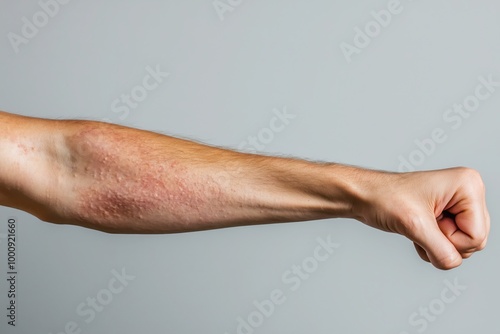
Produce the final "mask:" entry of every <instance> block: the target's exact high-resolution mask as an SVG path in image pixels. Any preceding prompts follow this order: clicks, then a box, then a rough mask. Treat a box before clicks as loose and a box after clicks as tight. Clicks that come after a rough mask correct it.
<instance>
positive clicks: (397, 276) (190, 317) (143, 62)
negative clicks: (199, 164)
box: [0, 0, 500, 334]
mask: <svg viewBox="0 0 500 334" xmlns="http://www.w3.org/2000/svg"><path fill="white" fill-rule="evenodd" d="M223 3H226V6H231V9H232V11H226V12H224V13H223V14H222V16H219V15H218V13H217V10H216V9H215V7H214V4H213V3H212V2H211V1H209V0H204V1H182V2H181V1H177V2H174V1H124V0H120V1H118V0H114V1H113V0H108V1H77V0H73V1H71V2H69V3H68V4H64V5H60V8H59V12H58V13H57V14H56V15H54V17H50V18H49V20H48V22H47V23H46V24H45V25H43V26H42V27H41V28H40V29H39V32H38V34H36V36H34V37H33V38H30V39H29V42H28V43H26V44H21V45H19V49H18V52H17V53H16V52H15V48H13V46H12V43H11V42H10V41H9V37H8V36H9V33H15V34H18V35H21V29H22V27H23V24H24V23H23V20H22V18H23V17H26V18H27V19H28V20H30V21H31V22H33V15H36V13H37V12H40V10H41V7H40V4H39V3H38V2H36V1H23V2H13V1H2V2H1V3H0V36H2V38H1V39H0V109H1V110H5V111H9V112H14V113H19V114H25V115H36V116H41V117H51V118H83V119H98V120H102V119H107V120H108V121H112V122H115V123H118V124H126V125H131V126H135V127H140V128H145V129H150V130H155V131H161V132H164V133H168V134H173V135H177V136H183V137H188V138H192V139H196V140H200V141H203V142H206V143H210V144H214V145H221V146H225V147H232V148H236V147H238V145H239V144H240V143H241V142H242V141H244V140H245V139H246V138H247V137H248V136H250V135H257V134H259V133H260V132H262V131H266V130H263V129H265V128H266V127H268V126H269V122H270V121H271V119H272V118H273V115H274V114H273V110H274V109H278V110H283V108H286V110H287V111H288V112H289V113H292V114H294V115H295V116H296V118H295V119H293V120H292V121H291V122H290V124H288V125H286V127H285V128H284V130H283V131H281V132H279V133H274V137H273V138H272V140H270V142H269V143H267V144H266V146H265V149H264V151H265V152H268V153H275V154H283V155H292V156H297V157H303V158H308V159H314V160H328V161H337V162H344V163H350V164H356V165H362V166H365V167H372V168H380V169H387V170H397V169H398V165H399V157H400V156H403V157H409V156H410V154H412V152H413V151H415V150H416V149H417V146H416V144H415V140H422V139H424V138H426V137H429V136H430V134H431V132H432V130H433V129H434V128H442V129H443V130H444V131H445V133H446V135H447V138H448V140H447V141H446V142H445V143H442V144H439V145H437V147H436V149H435V152H433V153H432V154H430V155H429V156H426V157H425V162H424V163H423V164H421V165H420V166H418V169H434V168H444V167H449V166H458V165H466V166H470V167H473V168H476V169H478V170H479V171H480V172H481V173H482V175H483V178H484V180H485V183H486V185H487V191H488V203H489V209H490V213H491V216H492V225H493V226H492V230H491V235H490V239H489V245H488V247H487V248H486V250H484V251H483V252H481V253H479V254H476V255H474V256H473V258H472V259H470V260H468V261H466V262H465V263H464V264H463V266H461V267H460V268H458V269H455V270H452V271H448V272H443V271H438V270H436V269H434V268H433V267H431V266H430V265H429V264H427V263H425V262H423V261H421V260H420V259H419V258H418V256H417V255H416V253H415V252H414V249H413V246H412V244H411V243H410V242H409V241H408V240H406V239H404V238H402V237H400V236H397V235H390V234H385V233H383V232H379V231H377V230H374V229H370V228H368V227H366V226H364V225H362V224H361V223H358V222H356V221H351V220H323V221H317V222H308V223H290V224H283V225H272V226H259V227H242V228H233V229H224V230H216V231H209V232H199V233H198V232H197V233H189V234H178V235H164V236H112V235H106V234H103V233H99V232H96V231H91V230H84V229H81V228H77V227H72V226H55V225H51V224H45V223H41V222H39V221H38V220H37V219H35V218H34V217H32V216H30V215H27V214H25V213H23V212H19V211H16V210H12V209H8V208H0V221H1V222H2V224H0V234H2V233H3V234H5V233H6V221H7V219H8V217H10V216H15V217H16V218H17V219H18V221H19V228H18V252H19V255H18V262H19V272H20V275H19V281H18V291H19V298H18V307H19V308H18V319H17V320H18V326H17V327H16V328H11V327H10V326H8V325H7V321H6V318H5V316H4V313H5V311H2V312H1V313H2V314H1V315H0V316H1V317H0V332H2V333H5V334H7V333H54V334H55V333H60V332H63V330H64V327H65V325H66V324H67V323H68V322H70V321H74V322H75V323H77V324H78V326H79V328H80V330H81V332H82V333H139V332H141V333H142V332H144V333H216V334H224V333H226V332H227V333H228V334H233V333H237V332H238V331H237V325H238V322H237V321H238V320H237V319H238V317H243V318H246V317H247V316H248V315H250V314H251V313H252V312H253V311H255V307H254V305H253V302H254V301H255V300H257V301H262V300H264V299H266V298H269V296H270V292H271V291H273V290H275V289H280V290H282V291H283V292H284V294H285V296H286V302H285V303H283V304H282V305H279V306H277V307H276V309H275V311H274V314H273V315H272V316H270V317H269V318H266V319H265V321H264V323H263V324H262V325H261V326H259V327H258V328H256V329H254V331H253V332H254V333H259V334H265V333H364V332H369V333H397V334H399V333H404V332H405V331H406V332H407V333H419V332H426V333H429V334H430V333H470V332H479V333H500V332H499V330H498V321H497V320H498V312H499V307H498V302H499V299H500V287H499V285H498V282H500V271H499V269H498V258H499V256H500V245H499V234H498V230H497V228H496V224H495V223H496V217H497V216H498V213H499V212H498V210H499V209H498V205H497V199H498V198H499V195H500V194H499V191H500V180H499V178H498V176H497V171H498V166H499V162H500V161H499V160H500V158H499V154H498V143H499V140H500V133H499V132H498V131H497V127H498V125H499V121H500V115H499V114H498V110H499V107H500V89H499V88H497V91H496V92H495V93H494V94H493V95H492V96H491V97H490V98H489V99H487V100H486V101H482V102H481V105H480V107H479V109H478V110H477V111H475V112H473V113H472V114H471V116H470V117H469V118H467V119H464V120H463V123H462V124H461V126H460V127H459V128H458V129H453V128H452V127H451V126H450V125H451V123H449V122H446V121H445V120H444V119H443V115H444V114H445V112H446V110H447V109H448V108H450V107H452V106H453V104H454V103H462V102H463V101H464V99H465V98H466V97H467V96H469V95H471V94H473V93H474V89H475V87H476V86H477V84H478V83H479V81H478V77H479V76H484V77H487V76H488V75H492V76H493V78H495V79H496V80H497V81H500V4H499V3H498V1H494V0H489V1H486V0H482V1H481V0H480V1H477V0H476V1H472V0H470V1H469V0H462V1H451V0H447V1H444V0H438V1H424V0H421V1H409V0H402V1H401V6H402V12H401V13H400V14H398V15H394V16H393V17H392V21H391V22H390V24H389V25H388V26H387V27H383V28H382V29H381V31H380V33H379V34H378V35H377V36H375V37H374V38H373V39H372V41H371V43H370V45H369V46H367V47H366V48H363V49H361V50H360V53H359V54H355V55H353V57H352V61H351V62H350V63H349V62H348V61H347V60H346V58H345V57H344V55H343V53H342V51H341V48H340V45H341V43H342V42H346V43H351V44H352V43H353V39H354V37H355V31H354V28H355V27H360V28H361V29H364V27H365V25H366V24H367V23H369V22H370V21H373V17H372V16H371V14H370V13H371V11H373V10H375V11H380V10H382V9H384V8H387V6H388V3H390V1H375V0H370V1H368V0H362V1H356V2H355V3H353V2H352V1H311V2H306V1H284V0H282V1H257V0H253V1H239V2H238V1H236V0H233V1H232V2H231V1H229V2H228V0H225V1H223ZM231 3H232V5H231ZM42 18H43V17H42ZM221 18H222V19H221ZM42 23H43V22H42ZM148 66H149V67H151V68H155V67H156V66H159V67H160V68H161V70H163V71H165V72H169V73H170V75H169V76H168V78H166V79H165V80H164V82H162V83H161V84H160V85H159V86H158V88H157V89H155V90H154V91H151V92H150V93H149V94H148V96H147V98H146V99H144V101H142V102H140V104H139V105H138V106H137V108H135V109H132V110H131V111H130V113H129V114H128V115H127V117H124V116H125V115H124V114H123V113H117V112H115V111H116V109H113V107H112V103H113V101H114V100H115V99H116V98H119V97H120V95H121V94H123V93H130V92H131V90H132V89H133V88H134V87H136V86H137V85H140V84H141V83H142V79H143V78H144V77H145V75H147V70H146V68H147V67H148ZM328 235H331V238H332V240H334V241H335V242H337V243H339V244H340V245H341V246H340V247H339V248H338V250H337V251H336V252H335V254H334V256H332V257H331V258H330V259H328V261H326V262H323V263H321V264H320V266H319V268H318V269H317V270H316V271H315V272H314V273H312V274H311V276H310V278H309V279H307V280H304V281H303V282H302V285H301V286H300V288H299V289H298V290H297V291H292V290H291V289H290V285H289V284H285V283H284V282H283V280H282V275H283V274H284V273H285V272H286V271H287V270H289V269H290V268H291V266H292V265H294V264H301V263H302V261H304V260H305V259H306V258H307V257H309V256H311V255H312V253H313V250H314V248H315V247H316V245H317V242H316V239H317V238H318V237H320V238H324V239H325V238H327V236H328ZM0 242H1V243H0V249H1V250H0V267H1V274H0V277H5V275H6V274H5V273H6V272H7V269H6V256H5V250H6V243H5V239H2V238H1V235H0ZM122 268H124V269H125V270H126V272H127V273H128V274H129V275H133V276H135V279H134V280H133V281H132V282H130V284H129V285H128V286H127V287H126V288H125V290H124V291H123V292H122V293H120V294H117V295H115V296H114V297H113V300H112V302H111V303H110V304H109V305H107V306H105V308H104V310H103V311H102V312H100V313H97V314H96V318H95V319H94V320H93V321H91V322H90V323H87V322H85V318H84V317H81V316H80V315H78V314H77V312H76V308H77V306H78V305H79V304H80V303H82V302H85V301H86V299H87V298H88V297H96V295H97V294H98V293H99V291H101V289H105V288H106V287H107V285H108V282H109V280H110V279H111V278H112V277H113V274H112V270H117V271H121V270H122ZM455 279H457V280H458V282H459V283H460V284H461V285H464V286H466V287H467V288H466V290H465V291H463V292H462V294H461V295H460V296H458V297H457V298H456V300H455V301H454V302H453V303H450V304H446V309H445V310H444V311H443V312H441V311H442V310H440V313H441V314H439V315H437V316H436V317H435V319H433V321H430V320H428V321H427V326H426V328H425V329H423V327H424V326H423V325H419V326H415V324H414V323H412V322H411V321H410V320H409V318H410V316H411V315H412V314H413V313H414V312H417V313H418V312H419V310H421V308H424V307H429V305H431V304H432V303H433V302H434V306H435V305H439V302H436V300H439V298H440V294H441V291H442V290H443V289H444V288H445V283H444V281H445V280H449V281H454V280H455ZM6 291H7V285H6V281H5V279H1V280H0V306H1V307H0V309H1V310H5V307H6V306H7V296H6V294H7V293H6ZM436 303H437V304H436ZM418 319H425V318H422V317H420V316H419V317H418ZM424 322H425V321H424ZM240 332H241V331H240Z"/></svg>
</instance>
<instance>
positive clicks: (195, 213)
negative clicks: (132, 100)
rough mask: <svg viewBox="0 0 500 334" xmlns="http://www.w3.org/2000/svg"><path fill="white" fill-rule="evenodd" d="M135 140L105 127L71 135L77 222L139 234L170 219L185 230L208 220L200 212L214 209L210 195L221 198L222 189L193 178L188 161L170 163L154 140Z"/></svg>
mask: <svg viewBox="0 0 500 334" xmlns="http://www.w3.org/2000/svg"><path fill="white" fill-rule="evenodd" d="M154 135H155V134H151V136H154ZM136 138H138V137H134V133H133V132H131V131H130V130H129V131H128V132H126V131H124V130H123V129H120V128H117V127H112V126H109V127H102V125H101V126H99V127H98V126H95V125H89V126H86V127H85V128H84V129H83V130H80V131H78V132H77V133H76V134H75V135H73V136H71V137H69V139H68V144H69V145H70V147H73V149H72V150H71V152H73V153H72V156H71V158H70V161H71V163H70V164H71V168H70V170H71V178H72V181H71V183H72V184H73V185H74V186H73V193H74V194H75V199H76V202H75V203H76V208H75V211H76V216H77V217H75V218H77V219H78V220H79V221H81V222H82V223H84V224H87V225H88V224H90V225H94V227H97V228H98V229H100V230H106V231H108V232H113V231H115V230H119V225H120V224H122V223H124V222H125V221H126V222H127V224H130V223H134V224H135V226H134V228H132V230H135V232H148V231H150V230H155V229H158V228H159V226H164V225H165V224H164V221H165V220H167V219H168V220H170V221H172V220H173V221H176V222H177V223H178V224H179V225H180V226H182V225H183V224H189V223H190V222H191V220H201V219H203V216H202V214H201V212H204V214H205V215H206V213H207V212H209V211H210V195H207V194H212V195H214V194H215V195H217V193H218V192H220V189H219V187H218V185H217V184H216V183H214V182H212V181H211V180H210V179H208V178H206V177H205V179H202V178H199V177H198V178H197V177H195V176H193V175H192V173H191V174H189V175H188V173H187V168H186V166H185V163H186V162H183V161H179V160H177V161H176V160H172V159H169V157H168V156H165V153H166V152H167V150H164V149H162V148H161V147H157V144H156V143H155V142H154V141H153V140H148V138H147V137H144V135H143V136H141V137H140V138H141V140H140V141H138V140H136ZM146 221H147V225H146V224H145V223H144V222H146ZM181 229H182V227H181Z"/></svg>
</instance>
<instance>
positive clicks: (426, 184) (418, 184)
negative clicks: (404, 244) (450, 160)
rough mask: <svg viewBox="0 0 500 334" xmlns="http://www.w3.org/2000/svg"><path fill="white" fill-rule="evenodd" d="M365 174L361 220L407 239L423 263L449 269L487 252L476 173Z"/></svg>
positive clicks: (482, 200) (484, 210)
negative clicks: (413, 245) (463, 260)
mask: <svg viewBox="0 0 500 334" xmlns="http://www.w3.org/2000/svg"><path fill="white" fill-rule="evenodd" d="M367 173H368V175H365V176H364V185H365V188H364V189H365V190H364V192H363V193H362V194H361V197H362V199H363V200H362V203H363V204H362V206H361V207H362V209H360V210H361V211H362V214H361V216H362V219H360V220H362V221H363V222H364V223H366V224H368V225H370V226H372V227H375V228H378V229H381V230H384V231H390V232H396V233H399V234H402V235H404V236H406V237H408V238H409V239H411V240H412V241H413V242H414V244H415V248H416V250H417V252H418V254H419V255H420V257H421V258H422V259H424V260H425V261H428V262H432V264H433V265H434V266H436V267H437V268H440V269H451V268H454V267H457V266H459V265H460V264H461V263H462V259H465V258H468V257H470V256H471V255H472V254H473V253H474V252H476V251H480V250H482V249H483V248H484V247H485V246H486V241H487V237H488V233H489V231H490V216H489V214H488V210H487V208H486V202H485V188H484V184H483V182H482V179H481V176H480V175H479V173H478V172H476V171H475V170H472V169H468V168H452V169H446V170H439V171H427V172H416V173H404V174H392V173H378V172H367Z"/></svg>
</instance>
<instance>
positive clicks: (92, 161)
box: [0, 112, 490, 269]
mask: <svg viewBox="0 0 500 334" xmlns="http://www.w3.org/2000/svg"><path fill="white" fill-rule="evenodd" d="M0 131H1V132H0V133H1V134H2V135H1V137H0V205H3V206H9V207H13V208H17V209H20V210H24V211H26V212H29V213H31V214H33V215H34V216H36V217H38V218H39V219H41V220H43V221H47V222H51V223H57V224H73V225H79V226H83V227H86V228H92V229H96V230H100V231H103V232H108V233H175V232H187V231H197V230H206V229H215V228H224V227H232V226H241V225H252V224H266V223H279V222H292V221H308V220H318V219H326V218H340V217H342V218H353V219H357V220H359V221H361V222H363V223H365V224H367V225H369V226H372V227H374V228H377V229H380V230H383V231H387V232H393V233H398V234H401V235H404V236H406V237H407V238H409V239H410V240H411V241H413V242H414V244H415V247H416V249H417V252H418V254H419V255H420V257H421V258H422V259H424V260H426V261H429V262H431V263H432V264H433V265H434V266H435V267H437V268H440V269H451V268H455V267H457V266H459V265H460V264H461V263H462V259H464V258H468V257H470V256H471V255H472V254H473V253H474V252H476V251H480V250H482V249H484V247H485V246H486V241H487V237H488V234H489V230H490V217H489V214H488V210H487V208H486V203H485V188H484V184H483V182H482V179H481V176H480V175H479V173H478V172H476V171H475V170H472V169H468V168H463V167H459V168H450V169H446V170H436V171H426V172H415V173H390V172H383V171H374V170H367V169H363V168H358V167H353V166H346V165H340V164H334V163H317V162H310V161H305V160H300V159H292V158H281V157H270V156H262V155H253V154H244V153H240V152H235V151H231V150H226V149H221V148H216V147H210V146H206V145H203V144H199V143H195V142H192V141H188V140H183V139H178V138H173V137H170V136H165V135H162V134H158V133H153V132H149V131H144V130H139V129H133V128H127V127H122V126H118V125H113V124H107V123H100V122H91V121H76V120H67V121H64V120H49V119H40V118H31V117H24V116H19V115H14V114H9V113H5V112H0Z"/></svg>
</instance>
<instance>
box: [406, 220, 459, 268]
mask: <svg viewBox="0 0 500 334" xmlns="http://www.w3.org/2000/svg"><path fill="white" fill-rule="evenodd" d="M418 220H419V221H417V222H415V223H414V224H413V226H414V228H412V229H411V230H410V231H409V235H408V238H410V239H411V240H412V241H413V242H414V243H415V244H416V246H420V247H421V248H422V249H423V251H424V252H425V254H421V250H419V249H418V247H417V251H418V252H419V254H420V256H421V257H422V258H423V259H425V258H426V257H427V259H429V261H430V262H431V263H432V264H433V265H434V266H435V267H436V268H438V269H443V270H449V269H453V268H455V267H458V266H459V265H460V264H462V256H461V255H460V253H459V252H458V251H457V249H456V248H455V246H454V245H453V244H452V243H451V241H450V240H449V239H448V238H447V237H446V236H445V235H444V234H443V232H441V229H440V228H439V226H438V223H437V220H436V218H435V217H434V216H433V215H426V216H425V217H420V218H418ZM425 255H426V256H425Z"/></svg>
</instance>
